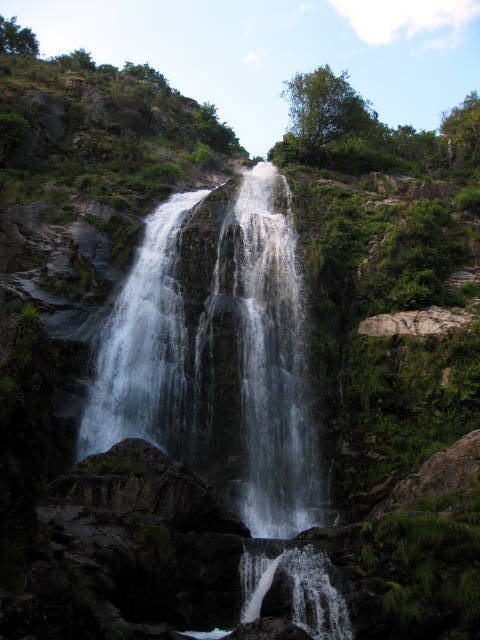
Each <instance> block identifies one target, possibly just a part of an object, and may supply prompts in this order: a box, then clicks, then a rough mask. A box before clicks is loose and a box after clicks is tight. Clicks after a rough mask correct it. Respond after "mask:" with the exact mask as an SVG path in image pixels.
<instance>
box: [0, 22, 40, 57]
mask: <svg viewBox="0 0 480 640" xmlns="http://www.w3.org/2000/svg"><path fill="white" fill-rule="evenodd" d="M38 52H39V44H38V40H37V36H36V35H35V34H34V33H33V31H32V30H31V29H27V28H26V27H24V28H23V29H22V27H21V26H20V25H18V24H17V19H16V18H15V17H14V18H10V20H6V19H5V18H4V17H3V16H0V54H4V55H10V56H11V55H19V56H37V55H38Z"/></svg>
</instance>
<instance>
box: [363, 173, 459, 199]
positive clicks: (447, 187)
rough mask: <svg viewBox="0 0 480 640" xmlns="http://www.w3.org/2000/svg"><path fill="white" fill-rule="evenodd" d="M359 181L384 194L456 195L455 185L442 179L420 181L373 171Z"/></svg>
mask: <svg viewBox="0 0 480 640" xmlns="http://www.w3.org/2000/svg"><path fill="white" fill-rule="evenodd" d="M358 182H359V183H361V184H362V187H363V188H367V189H371V190H372V191H376V192H377V193H379V194H381V195H384V196H401V197H403V198H407V199H409V200H410V199H411V200H416V199H418V198H427V199H428V200H434V199H436V198H446V197H449V196H453V195H455V192H456V189H455V187H454V186H453V185H452V184H451V183H449V182H444V181H441V180H435V181H431V182H419V181H418V180H416V179H415V178H412V177H411V176H393V175H387V174H384V173H378V172H375V171H374V172H372V173H369V174H367V175H365V176H361V177H360V178H359V179H358Z"/></svg>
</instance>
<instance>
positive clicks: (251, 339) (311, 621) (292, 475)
mask: <svg viewBox="0 0 480 640" xmlns="http://www.w3.org/2000/svg"><path fill="white" fill-rule="evenodd" d="M207 193H208V191H197V192H195V193H186V194H179V195H175V196H173V197H172V198H171V199H170V200H169V201H168V202H167V203H165V204H163V205H161V206H160V207H158V209H157V210H156V211H155V212H154V213H153V214H152V215H151V216H150V217H149V218H148V219H147V222H146V233H145V240H144V243H143V245H142V247H141V248H140V249H139V251H138V253H137V257H136V261H135V264H134V266H133V268H132V271H131V274H130V275H129V277H128V278H127V280H126V282H125V285H124V287H123V289H122V291H121V292H120V294H119V296H118V298H117V300H116V302H115V304H114V307H113V310H112V313H111V315H110V317H109V318H108V319H107V321H106V323H105V325H104V327H103V330H102V332H101V336H100V349H99V353H98V357H97V365H96V376H95V381H94V384H93V388H92V390H91V394H90V398H89V402H88V404H87V408H86V410H85V414H84V417H83V421H82V424H81V429H80V438H79V457H83V456H85V455H87V454H90V453H97V452H101V451H105V450H106V449H108V448H109V447H110V446H112V445H113V444H115V443H116V442H118V441H119V440H121V439H123V438H125V437H143V438H146V439H148V440H150V441H153V442H154V443H156V444H157V445H159V446H160V447H162V448H163V449H165V450H166V451H167V452H168V453H170V454H172V453H173V454H175V455H180V457H189V456H190V457H191V459H192V460H195V456H196V455H198V454H199V453H200V450H201V449H202V448H203V447H207V446H208V442H206V441H205V439H202V438H200V437H199V433H200V432H202V430H203V433H206V434H207V440H208V436H209V434H210V432H211V429H212V425H211V424H210V422H209V420H210V419H211V416H209V414H208V412H207V413H206V414H205V412H204V413H203V414H202V416H203V417H202V420H203V421H204V422H205V424H202V425H200V426H199V425H198V424H195V429H194V432H193V433H190V434H188V437H186V436H187V434H186V432H185V426H186V411H187V407H186V399H187V397H188V394H187V388H186V387H187V376H186V372H185V363H186V360H187V351H188V348H189V345H188V337H187V329H186V326H185V317H184V307H183V300H182V296H181V292H180V288H179V284H178V282H177V280H176V262H177V259H178V246H179V245H178V240H179V233H180V230H181V229H182V226H183V224H184V223H185V222H186V221H187V220H188V217H189V212H190V211H191V210H192V208H193V207H194V206H195V205H196V204H197V203H198V202H199V201H200V200H201V199H203V198H204V197H205V196H206V195H207ZM227 298H228V299H229V300H230V301H231V302H232V305H231V309H235V314H236V325H235V326H236V327H237V352H238V354H239V359H238V367H237V368H238V369H239V372H238V373H239V378H240V389H239V393H240V394H241V448H242V451H241V452H240V454H241V455H240V457H241V459H242V460H243V465H242V477H241V478H240V481H241V482H240V484H241V490H240V491H239V493H238V494H237V495H238V501H239V507H240V511H241V512H242V515H243V519H244V520H245V521H246V524H247V525H248V526H249V527H250V529H251V531H252V534H253V535H254V536H257V537H270V538H287V537H290V536H293V535H295V534H296V533H297V532H299V531H301V530H303V529H306V528H308V527H310V526H312V525H321V524H322V521H323V518H322V510H321V505H322V503H324V502H325V495H324V494H325V490H324V485H325V483H324V481H323V476H322V473H321V470H320V469H319V463H318V461H319V458H320V443H319V437H318V429H317V428H316V425H315V424H314V422H313V420H312V416H311V410H310V404H309V394H308V390H307V388H306V383H305V374H306V355H305V342H304V335H303V324H304V300H303V287H302V278H301V273H300V270H299V267H298V262H297V236H296V233H295V229H294V226H293V221H292V216H291V211H290V192H289V189H288V185H287V182H286V180H285V178H284V177H283V176H281V175H280V174H279V173H278V172H277V170H276V169H275V168H274V167H273V165H271V164H269V163H260V164H259V165H257V166H256V167H255V168H254V169H253V170H251V171H249V172H247V173H246V174H244V176H243V178H242V182H241V185H240V189H239V191H238V194H237V197H236V199H235V201H234V203H233V205H232V207H231V208H230V210H229V211H228V213H227V215H226V216H225V218H224V220H223V223H222V228H221V231H220V234H219V238H218V245H217V256H216V264H215V268H214V272H213V278H212V289H211V295H210V296H209V298H208V300H207V301H206V304H205V310H204V313H203V314H202V315H201V317H200V320H199V324H198V330H197V335H196V340H195V341H194V344H193V348H195V350H196V352H195V354H194V357H193V358H192V359H193V361H194V366H195V372H194V387H195V388H194V389H193V393H190V395H191V397H193V399H194V403H195V404H197V402H198V400H199V398H200V396H201V395H202V393H203V392H204V390H205V388H207V391H208V394H209V397H208V402H209V403H210V405H212V404H213V403H214V402H215V397H214V393H213V386H212V380H215V375H218V373H217V372H216V371H215V362H214V343H215V340H216V333H215V320H216V314H217V313H219V309H220V310H221V309H222V305H225V300H226V299H227ZM223 308H224V307H223ZM205 349H208V352H207V357H206V358H205V357H203V358H202V354H203V350H205ZM205 362H207V363H208V364H207V368H208V367H210V370H209V371H208V372H206V371H205V370H204V369H205ZM202 363H203V364H202ZM207 373H208V378H209V381H210V382H209V385H210V386H208V385H207V387H205V385H203V386H202V384H201V383H202V376H205V375H207ZM191 391H192V390H191ZM193 413H194V415H195V417H197V419H198V413H197V411H196V408H195V407H194V412H193ZM187 442H188V443H189V446H190V448H191V450H190V451H188V452H187V451H186V450H185V451H183V450H182V449H181V448H182V447H185V444H186V443H187ZM328 567H329V561H328V559H327V558H326V557H325V556H324V555H322V554H319V553H316V552H315V551H314V550H313V548H311V547H305V548H302V549H292V548H291V549H287V550H285V551H283V553H281V554H278V555H277V556H276V557H275V558H269V557H267V556H266V555H265V554H260V555H255V554H254V553H251V552H247V551H246V552H245V553H244V554H243V556H242V560H241V563H240V575H241V580H242V588H243V603H244V604H243V608H242V621H249V620H252V619H254V618H255V617H257V616H258V615H260V612H261V606H262V602H263V598H264V596H265V595H266V593H267V592H268V590H269V588H270V586H271V584H272V581H273V580H274V577H275V573H276V571H278V570H282V571H283V572H285V574H286V575H287V576H288V577H289V580H290V581H291V584H292V595H291V599H292V603H291V612H292V620H293V622H295V623H297V624H298V625H300V626H302V627H303V628H304V629H305V630H306V631H307V632H308V633H310V635H312V636H313V637H314V638H316V639H317V640H351V638H352V632H351V627H350V622H349V617H348V611H347V609H346V605H345V601H344V599H343V598H342V596H341V594H340V593H339V592H338V591H337V590H336V589H335V588H334V587H333V586H332V584H331V581H330V577H329V571H328ZM191 633H192V635H193V632H191ZM225 633H226V632H225ZM223 634H224V632H220V631H218V630H215V631H214V632H212V633H211V634H207V635H205V634H203V635H202V634H200V635H198V634H197V636H198V637H210V638H213V637H215V638H217V637H221V636H222V635H223Z"/></svg>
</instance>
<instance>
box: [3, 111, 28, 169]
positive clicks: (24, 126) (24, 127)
mask: <svg viewBox="0 0 480 640" xmlns="http://www.w3.org/2000/svg"><path fill="white" fill-rule="evenodd" d="M29 128H30V124H29V123H28V120H26V119H25V118H24V117H23V116H22V115H20V114H19V113H15V112H14V111H9V112H4V113H0V162H2V161H5V160H6V159H7V158H8V157H9V156H10V155H11V154H12V153H13V152H14V151H15V150H16V149H17V148H18V146H19V145H20V144H21V143H22V142H23V141H24V140H25V138H26V136H27V133H28V130H29Z"/></svg>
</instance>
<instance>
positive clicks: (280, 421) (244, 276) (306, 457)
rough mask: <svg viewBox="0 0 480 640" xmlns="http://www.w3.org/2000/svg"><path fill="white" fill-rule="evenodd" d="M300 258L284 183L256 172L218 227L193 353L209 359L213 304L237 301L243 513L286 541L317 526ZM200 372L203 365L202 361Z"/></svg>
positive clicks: (267, 171)
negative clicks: (208, 289)
mask: <svg viewBox="0 0 480 640" xmlns="http://www.w3.org/2000/svg"><path fill="white" fill-rule="evenodd" d="M232 243H233V247H234V249H233V256H232V251H231V245H232ZM297 253H298V252H297V235H296V232H295V228H294V225H293V221H292V215H291V210H290V192H289V189H288V185H287V182H286V180H285V178H284V177H283V176H281V175H280V174H279V173H278V171H277V170H276V168H275V167H274V166H273V165H272V164H271V163H266V162H264V163H259V164H258V165H257V166H256V167H255V168H254V169H252V170H251V171H249V172H247V173H245V174H244V176H243V179H242V182H241V185H240V188H239V192H238V194H237V197H236V200H235V202H234V203H233V206H232V208H231V210H230V211H229V212H228V214H227V215H226V216H225V219H224V221H223V226H222V229H221V231H220V234H219V240H218V247H217V261H216V265H215V269H214V274H213V282H212V295H211V296H210V298H209V300H208V301H207V305H206V310H205V313H204V314H203V316H202V318H201V321H200V323H199V332H198V334H197V341H196V344H197V350H198V348H199V346H202V345H210V346H209V348H210V349H211V343H212V340H214V331H212V326H213V325H214V321H215V319H214V316H215V313H216V309H217V301H218V300H219V299H220V298H221V296H223V297H227V296H230V298H233V300H234V301H235V303H236V308H237V309H238V315H239V319H238V336H237V341H238V348H239V352H240V360H241V363H240V367H241V371H240V379H241V389H240V393H241V413H242V417H241V422H242V424H241V435H242V447H243V453H244V460H245V463H244V467H245V469H244V477H243V478H242V479H241V480H242V487H243V488H242V490H241V495H240V497H239V507H240V511H241V514H242V516H243V519H244V521H245V522H246V524H247V525H248V526H249V528H250V530H251V531H252V534H253V535H255V536H257V537H270V538H272V537H276V538H285V537H288V536H291V535H294V534H295V533H297V532H298V531H301V530H303V529H306V528H308V527H310V526H313V525H314V524H320V523H321V522H322V514H321V513H320V512H319V511H320V510H319V506H320V505H321V503H322V501H323V486H322V482H321V472H320V470H319V442H318V426H317V425H315V424H314V423H313V420H312V416H311V410H310V403H309V394H308V393H307V389H306V383H305V376H306V355H305V342H304V334H303V325H304V295H303V283H302V277H301V272H300V269H299V265H298V257H297ZM207 330H208V332H209V334H208V335H205V332H206V331H207ZM202 334H203V335H202ZM204 348H205V347H204ZM196 362H197V363H198V362H201V358H200V356H199V354H198V353H197V355H196ZM214 374H215V372H211V371H210V373H209V375H210V377H211V378H213V375H214ZM197 378H198V372H197Z"/></svg>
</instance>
